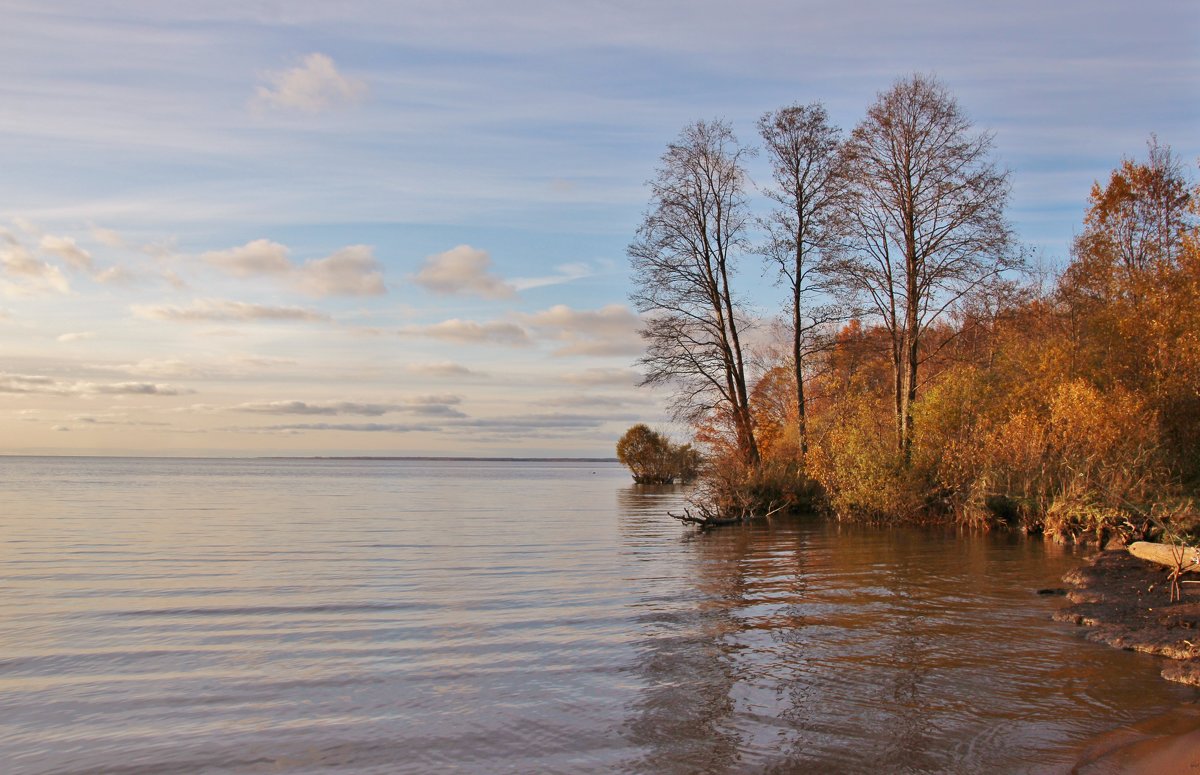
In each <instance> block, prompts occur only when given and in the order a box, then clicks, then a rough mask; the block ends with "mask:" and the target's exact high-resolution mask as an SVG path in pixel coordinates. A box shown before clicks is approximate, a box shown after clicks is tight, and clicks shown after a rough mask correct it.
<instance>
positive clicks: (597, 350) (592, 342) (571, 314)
mask: <svg viewBox="0 0 1200 775" xmlns="http://www.w3.org/2000/svg"><path fill="white" fill-rule="evenodd" d="M517 319H518V320H520V321H521V322H523V323H525V324H526V325H528V326H530V327H532V328H534V329H536V330H537V331H538V332H539V333H541V334H542V335H544V336H546V337H548V338H550V339H553V340H556V341H559V342H562V346H561V347H559V348H558V349H557V350H555V353H554V354H555V355H595V356H608V355H637V354H639V353H641V352H642V343H641V340H640V338H639V337H638V334H637V331H638V326H639V320H638V317H637V315H635V314H634V313H633V312H632V311H631V310H630V309H629V308H628V307H626V306H624V305H621V304H610V305H608V306H605V307H601V308H600V309H597V310H576V309H572V308H571V307H568V306H567V305H565V304H556V305H555V306H553V307H550V308H549V309H546V310H543V311H541V312H536V313H533V314H526V315H518V316H517Z"/></svg>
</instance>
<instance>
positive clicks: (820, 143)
mask: <svg viewBox="0 0 1200 775" xmlns="http://www.w3.org/2000/svg"><path fill="white" fill-rule="evenodd" d="M758 131H759V134H760V135H761V136H762V139H763V143H764V145H765V146H766V150H767V156H768V158H769V159H770V161H771V172H772V179H773V183H774V185H773V186H772V187H771V188H768V189H766V190H765V192H764V193H766V195H767V196H768V197H770V198H771V199H773V200H774V201H775V203H776V205H777V206H776V208H775V209H774V211H773V212H772V213H771V215H770V217H769V218H768V219H767V220H766V221H765V224H764V225H765V226H766V230H767V234H768V242H767V245H766V249H765V254H766V257H767V259H768V260H769V261H771V262H772V263H774V264H776V265H777V266H778V269H779V275H780V278H781V279H782V280H784V281H785V282H786V283H787V286H788V290H789V291H790V293H789V297H788V304H789V306H790V310H789V311H790V313H791V325H792V352H791V357H792V366H793V369H794V376H795V379H796V418H797V425H798V429H797V430H798V432H799V437H800V438H799V441H800V454H801V455H805V454H807V452H808V427H807V426H808V424H807V413H806V401H805V396H804V377H805V360H806V359H807V358H808V356H810V355H813V354H815V353H817V352H820V351H821V350H822V349H824V347H825V341H824V339H823V338H822V337H821V336H820V334H821V333H823V332H824V331H825V329H827V328H828V327H829V325H830V324H832V323H834V322H837V321H840V320H843V319H844V318H845V317H846V316H845V314H844V312H843V310H844V307H840V306H837V305H833V304H830V303H828V296H827V292H828V290H829V289H828V288H827V287H826V285H825V283H824V278H823V276H822V274H821V272H820V263H819V260H818V258H819V255H820V253H821V250H822V249H823V248H825V247H827V246H828V245H829V240H830V235H831V229H830V226H831V223H832V222H833V220H834V218H835V216H836V215H837V214H838V212H839V211H840V210H841V209H842V208H844V206H845V204H846V194H847V188H846V175H845V171H846V164H845V156H844V154H843V153H842V148H841V146H842V140H841V130H840V129H838V128H837V127H835V126H833V125H832V124H830V123H829V114H828V113H827V112H826V111H825V107H824V106H823V105H821V104H820V103H818V102H814V103H812V104H810V105H791V106H788V107H785V108H781V109H779V110H777V111H775V112H773V113H766V114H764V115H763V117H762V118H760V119H759V121H758Z"/></svg>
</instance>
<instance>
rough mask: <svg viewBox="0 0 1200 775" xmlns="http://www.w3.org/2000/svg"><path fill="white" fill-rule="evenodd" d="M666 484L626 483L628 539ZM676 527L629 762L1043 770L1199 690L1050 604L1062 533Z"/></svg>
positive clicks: (774, 768)
mask: <svg viewBox="0 0 1200 775" xmlns="http://www.w3.org/2000/svg"><path fill="white" fill-rule="evenodd" d="M663 497H664V495H663V493H659V492H645V491H641V490H636V489H633V488H629V489H627V490H625V491H623V492H622V493H621V495H620V496H619V503H620V508H621V512H622V532H623V535H624V537H625V538H626V540H627V541H629V542H630V545H631V546H632V547H633V548H636V547H637V546H638V540H639V536H640V535H641V533H642V532H643V531H644V530H645V529H646V528H645V520H646V519H647V515H648V514H650V513H651V512H652V511H653V510H654V509H655V508H658V509H659V514H660V515H661V513H662V509H661V505H662V502H661V501H662V498H663ZM659 518H660V519H661V516H660V517H659ZM660 540H661V539H660ZM677 546H678V551H679V552H681V553H683V554H684V555H685V558H686V559H685V561H684V562H682V563H680V564H679V565H680V569H679V571H677V575H676V577H675V578H674V579H673V581H674V590H675V593H674V597H673V598H672V599H671V600H670V601H665V600H663V599H662V596H661V588H659V589H657V590H655V591H650V590H649V589H647V590H646V591H647V593H648V595H647V597H645V598H643V600H642V601H641V602H640V603H639V606H640V607H641V608H643V609H644V611H643V612H642V613H641V614H640V615H639V616H637V617H636V620H635V628H636V631H637V638H638V640H637V646H636V653H637V661H636V663H635V664H634V665H633V666H632V667H631V670H632V672H633V673H634V676H635V678H636V680H637V682H638V683H640V684H641V685H642V689H641V690H640V692H639V695H638V697H637V699H636V700H635V701H633V702H632V703H631V704H630V705H629V706H628V707H627V709H626V710H627V720H626V722H625V724H624V726H623V729H622V733H623V735H624V737H625V739H626V740H627V741H628V742H629V743H630V744H631V745H632V746H633V748H634V749H635V750H636V754H635V755H633V756H631V757H630V758H629V759H628V760H627V761H626V762H625V769H626V770H627V771H635V772H712V773H719V772H735V771H763V772H796V771H867V770H871V771H878V770H879V769H880V768H881V767H882V768H883V769H884V770H885V771H946V770H953V771H957V772H986V771H995V770H1003V771H1025V770H1037V771H1045V770H1046V769H1047V768H1050V769H1054V768H1056V767H1057V768H1065V767H1068V766H1069V763H1070V762H1071V761H1072V760H1073V755H1074V748H1073V746H1074V744H1075V743H1076V742H1077V741H1078V740H1081V739H1084V738H1086V737H1087V736H1088V735H1090V734H1093V733H1094V731H1095V730H1096V729H1098V728H1104V726H1102V725H1101V724H1102V723H1104V722H1101V721H1100V719H1101V718H1104V719H1105V720H1106V723H1107V724H1108V725H1109V726H1111V725H1115V724H1118V723H1123V722H1124V721H1126V720H1129V719H1134V718H1138V717H1140V716H1142V715H1145V714H1146V713H1148V712H1152V710H1153V708H1155V707H1160V706H1161V703H1162V701H1163V700H1162V697H1163V695H1164V693H1165V694H1167V695H1171V696H1174V697H1177V698H1180V699H1183V698H1190V697H1192V696H1194V695H1195V692H1193V691H1192V690H1189V689H1186V688H1183V687H1163V686H1162V684H1161V681H1160V679H1158V677H1157V667H1156V665H1155V663H1154V661H1153V660H1151V659H1147V658H1143V657H1140V656H1138V655H1131V654H1124V653H1121V652H1116V651H1112V650H1109V649H1105V648H1104V647H1099V646H1093V645H1092V644H1088V643H1086V642H1083V641H1082V640H1081V638H1080V635H1079V633H1077V632H1076V631H1074V630H1073V629H1071V628H1066V627H1063V626H1062V625H1058V624H1055V623H1054V622H1052V621H1051V620H1050V619H1049V613H1050V610H1051V608H1052V606H1054V605H1057V604H1058V602H1057V601H1052V600H1047V599H1046V598H1039V597H1038V596H1037V595H1036V594H1035V591H1036V589H1037V588H1039V587H1041V586H1050V585H1053V584H1054V583H1056V581H1057V579H1058V578H1060V577H1061V575H1062V573H1064V572H1065V571H1066V570H1067V569H1068V568H1069V567H1071V566H1072V565H1073V564H1075V563H1077V562H1078V558H1076V557H1074V556H1072V555H1071V554H1070V553H1069V552H1065V551H1064V550H1062V549H1061V548H1058V547H1054V546H1052V545H1046V544H1043V543H1041V542H1037V541H1030V540H1024V539H1017V538H1014V537H1009V536H963V535H954V534H949V533H941V532H929V531H917V530H892V531H880V530H862V529H856V528H853V527H847V526H840V525H837V524H830V523H826V522H822V521H819V520H815V519H791V520H776V521H775V522H774V523H772V524H769V525H755V526H746V527H739V528H728V529H723V530H718V531H713V532H711V533H708V534H704V535H700V534H696V533H691V532H689V531H681V532H680V537H679V538H678V539H677ZM633 556H634V557H635V559H636V560H637V561H638V562H639V564H640V563H642V562H645V561H651V562H652V559H650V558H647V557H646V556H645V555H644V554H643V555H641V556H639V553H638V552H636V551H635V552H633ZM1081 680H1082V683H1083V685H1093V684H1095V685H1103V686H1104V689H1103V690H1102V691H1096V692H1083V693H1081V692H1079V691H1078V688H1079V686H1080V683H1081ZM1147 687H1153V688H1154V690H1155V691H1154V693H1155V695H1156V696H1155V698H1153V699H1151V698H1150V697H1148V696H1147Z"/></svg>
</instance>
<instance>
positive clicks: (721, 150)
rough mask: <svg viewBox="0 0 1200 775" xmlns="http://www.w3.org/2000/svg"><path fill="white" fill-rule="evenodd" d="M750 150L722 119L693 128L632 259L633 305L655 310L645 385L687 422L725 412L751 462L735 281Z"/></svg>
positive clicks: (656, 188) (671, 151) (668, 169)
mask: <svg viewBox="0 0 1200 775" xmlns="http://www.w3.org/2000/svg"><path fill="white" fill-rule="evenodd" d="M745 153H746V152H745V151H744V150H743V149H741V148H740V147H739V146H738V144H737V140H736V138H735V137H734V135H733V131H732V130H731V129H730V127H729V125H728V124H727V123H725V122H723V121H712V122H704V121H699V122H696V123H695V124H692V125H691V126H688V127H686V128H685V129H684V130H683V131H682V132H681V133H680V135H679V138H678V140H676V142H674V143H672V144H671V145H670V146H668V147H667V151H666V153H664V154H663V156H662V161H661V164H660V166H659V168H658V171H657V174H656V176H655V178H654V179H653V180H652V181H650V188H651V201H650V207H649V210H648V211H647V213H646V215H645V219H644V220H643V222H642V225H641V227H640V228H639V229H638V232H637V238H636V239H635V241H634V242H633V244H631V245H630V246H629V256H630V259H631V260H632V264H633V270H634V275H635V287H636V290H635V291H634V292H633V294H632V295H631V299H632V301H633V302H634V304H635V305H636V306H637V308H638V309H639V310H640V311H641V312H643V313H647V317H646V324H645V327H644V328H643V329H642V331H641V334H642V337H643V338H644V339H645V341H646V354H645V356H643V357H642V359H641V365H642V367H643V369H644V371H645V375H646V376H645V379H644V381H643V384H650V385H657V384H670V385H672V386H673V387H675V388H676V391H675V393H674V395H673V403H674V409H675V411H676V415H677V417H679V418H680V419H687V420H692V421H695V420H697V419H699V418H701V417H703V416H705V415H707V414H709V413H711V412H713V411H716V412H719V413H722V414H723V415H724V416H725V417H727V418H728V419H729V420H730V421H731V422H732V425H733V427H734V429H735V431H736V433H737V440H738V447H739V450H740V451H741V453H742V455H743V457H744V458H745V459H746V461H747V462H751V463H753V462H757V460H758V447H757V445H756V443H755V439H754V430H753V426H752V423H751V420H750V409H749V396H748V394H747V391H746V367H745V362H744V359H743V355H742V346H741V341H740V337H739V330H740V328H741V326H742V325H743V320H744V318H743V316H742V314H741V311H740V310H739V309H738V305H737V303H736V300H735V299H734V296H733V293H732V291H731V289H730V284H729V283H730V276H731V275H732V273H733V270H734V264H735V262H736V261H737V259H738V257H739V256H740V255H741V254H742V253H743V251H744V250H745V249H746V239H747V230H748V226H749V223H750V215H749V213H748V210H747V206H746V199H745V173H744V171H743V168H742V160H743V158H744V156H745Z"/></svg>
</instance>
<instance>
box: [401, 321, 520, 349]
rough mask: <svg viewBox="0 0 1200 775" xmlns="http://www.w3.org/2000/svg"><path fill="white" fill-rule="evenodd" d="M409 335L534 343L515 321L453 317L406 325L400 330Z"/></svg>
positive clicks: (470, 341)
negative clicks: (421, 324)
mask: <svg viewBox="0 0 1200 775" xmlns="http://www.w3.org/2000/svg"><path fill="white" fill-rule="evenodd" d="M399 333H400V334H402V335H407V336H427V337H431V338H433V339H444V340H446V341H450V342H460V343H462V344H503V345H509V346H512V347H526V346H528V345H530V344H532V341H531V340H530V338H529V332H527V331H526V330H525V329H524V328H521V327H520V326H518V325H516V324H515V323H500V322H494V323H478V322H475V321H473V320H459V319H458V318H451V319H450V320H443V321H442V322H441V323H434V324H433V325H429V326H406V327H404V328H402V329H400V331H399Z"/></svg>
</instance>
